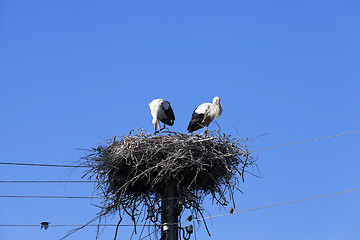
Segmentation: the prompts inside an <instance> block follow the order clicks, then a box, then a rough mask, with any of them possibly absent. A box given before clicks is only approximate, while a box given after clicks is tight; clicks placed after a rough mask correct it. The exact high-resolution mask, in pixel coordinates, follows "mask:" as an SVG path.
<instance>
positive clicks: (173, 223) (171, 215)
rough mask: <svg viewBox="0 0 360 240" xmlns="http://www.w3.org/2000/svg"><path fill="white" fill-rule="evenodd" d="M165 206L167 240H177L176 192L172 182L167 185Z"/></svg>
mask: <svg viewBox="0 0 360 240" xmlns="http://www.w3.org/2000/svg"><path fill="white" fill-rule="evenodd" d="M166 195H167V206H166V215H167V221H168V224H169V231H168V238H167V239H168V240H178V223H177V222H178V217H179V216H178V211H177V201H176V200H177V191H176V185H175V183H174V182H169V183H168V184H167V194H166Z"/></svg>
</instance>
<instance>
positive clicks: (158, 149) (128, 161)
mask: <svg viewBox="0 0 360 240" xmlns="http://www.w3.org/2000/svg"><path fill="white" fill-rule="evenodd" d="M244 142H245V141H244V140H240V139H237V138H234V137H231V136H227V135H225V134H221V133H220V131H212V132H210V133H208V134H207V135H206V136H204V135H193V134H191V135H189V134H182V133H177V132H170V131H168V132H167V133H166V134H164V135H153V134H150V133H148V132H146V131H144V130H142V129H141V130H139V131H138V132H137V133H134V134H132V133H130V134H129V135H125V136H122V137H115V138H113V139H111V140H109V141H107V142H106V143H105V144H103V145H100V146H99V147H97V148H96V149H95V148H94V149H92V151H91V152H90V154H88V155H86V156H84V157H83V158H82V159H83V161H84V164H85V165H88V166H89V170H88V171H87V172H86V174H85V175H86V176H88V177H89V179H93V178H95V179H96V180H97V182H98V185H97V189H98V190H100V191H99V194H100V195H101V196H102V197H103V202H102V206H101V212H100V213H99V215H100V216H106V215H108V214H112V213H116V212H119V215H120V217H121V218H122V217H123V216H124V215H128V216H129V217H130V218H131V219H132V220H133V222H134V224H135V223H136V219H139V218H140V216H142V215H141V214H144V213H141V211H140V209H141V206H146V207H147V209H150V210H148V211H147V212H148V213H150V215H151V216H148V217H147V218H146V220H147V219H150V220H151V221H152V222H156V221H158V222H159V221H160V219H159V217H158V215H159V214H162V213H161V212H160V211H161V207H160V206H161V205H162V204H164V203H166V201H167V200H168V199H166V197H167V192H166V191H167V190H166V189H167V184H168V183H169V182H172V183H174V184H175V186H176V201H177V206H178V211H179V214H181V213H182V211H183V209H184V208H188V209H191V212H192V214H193V215H194V216H193V217H194V218H198V217H201V216H203V211H204V209H203V208H202V207H201V204H202V202H203V199H204V197H205V196H207V195H210V196H211V197H212V199H213V200H214V201H215V202H216V203H217V204H220V205H222V206H226V205H227V204H228V202H229V199H230V200H232V201H234V200H233V193H234V191H235V190H236V189H237V190H239V189H238V188H237V187H236V185H237V184H238V182H239V180H240V179H241V180H242V181H244V173H245V172H247V170H246V169H247V167H249V166H256V165H255V159H254V158H253V157H252V156H251V155H250V154H249V152H248V151H247V149H246V145H244ZM239 191H240V190H239ZM162 201H163V202H162ZM164 201H165V202H164ZM144 212H146V211H144Z"/></svg>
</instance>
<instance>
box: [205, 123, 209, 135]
mask: <svg viewBox="0 0 360 240" xmlns="http://www.w3.org/2000/svg"><path fill="white" fill-rule="evenodd" d="M208 129H209V125H207V126H206V130H205V135H206V134H207V132H208Z"/></svg>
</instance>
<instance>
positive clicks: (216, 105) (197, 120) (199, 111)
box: [187, 97, 222, 132]
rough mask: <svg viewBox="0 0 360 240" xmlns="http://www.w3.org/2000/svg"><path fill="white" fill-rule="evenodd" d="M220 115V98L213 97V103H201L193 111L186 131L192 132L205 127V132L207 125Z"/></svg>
mask: <svg viewBox="0 0 360 240" xmlns="http://www.w3.org/2000/svg"><path fill="white" fill-rule="evenodd" d="M221 113H222V106H221V104H220V98H219V97H214V99H213V103H203V104H201V105H200V106H198V107H197V108H196V109H195V110H194V112H193V114H192V116H191V120H190V123H189V126H188V128H187V130H188V131H189V132H194V131H196V130H198V129H200V128H203V127H206V130H205V132H207V130H208V128H209V124H210V123H211V122H212V121H213V120H214V119H216V118H218V117H220V115H221Z"/></svg>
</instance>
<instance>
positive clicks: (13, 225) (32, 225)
mask: <svg viewBox="0 0 360 240" xmlns="http://www.w3.org/2000/svg"><path fill="white" fill-rule="evenodd" d="M40 226H41V224H0V227H40ZM82 226H84V224H49V227H82ZM116 226H117V224H88V225H86V227H116ZM119 226H120V227H134V225H133V224H120V225H119ZM136 226H139V227H140V226H141V227H143V226H145V227H152V226H160V225H156V224H143V225H141V224H140V225H139V224H136Z"/></svg>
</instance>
